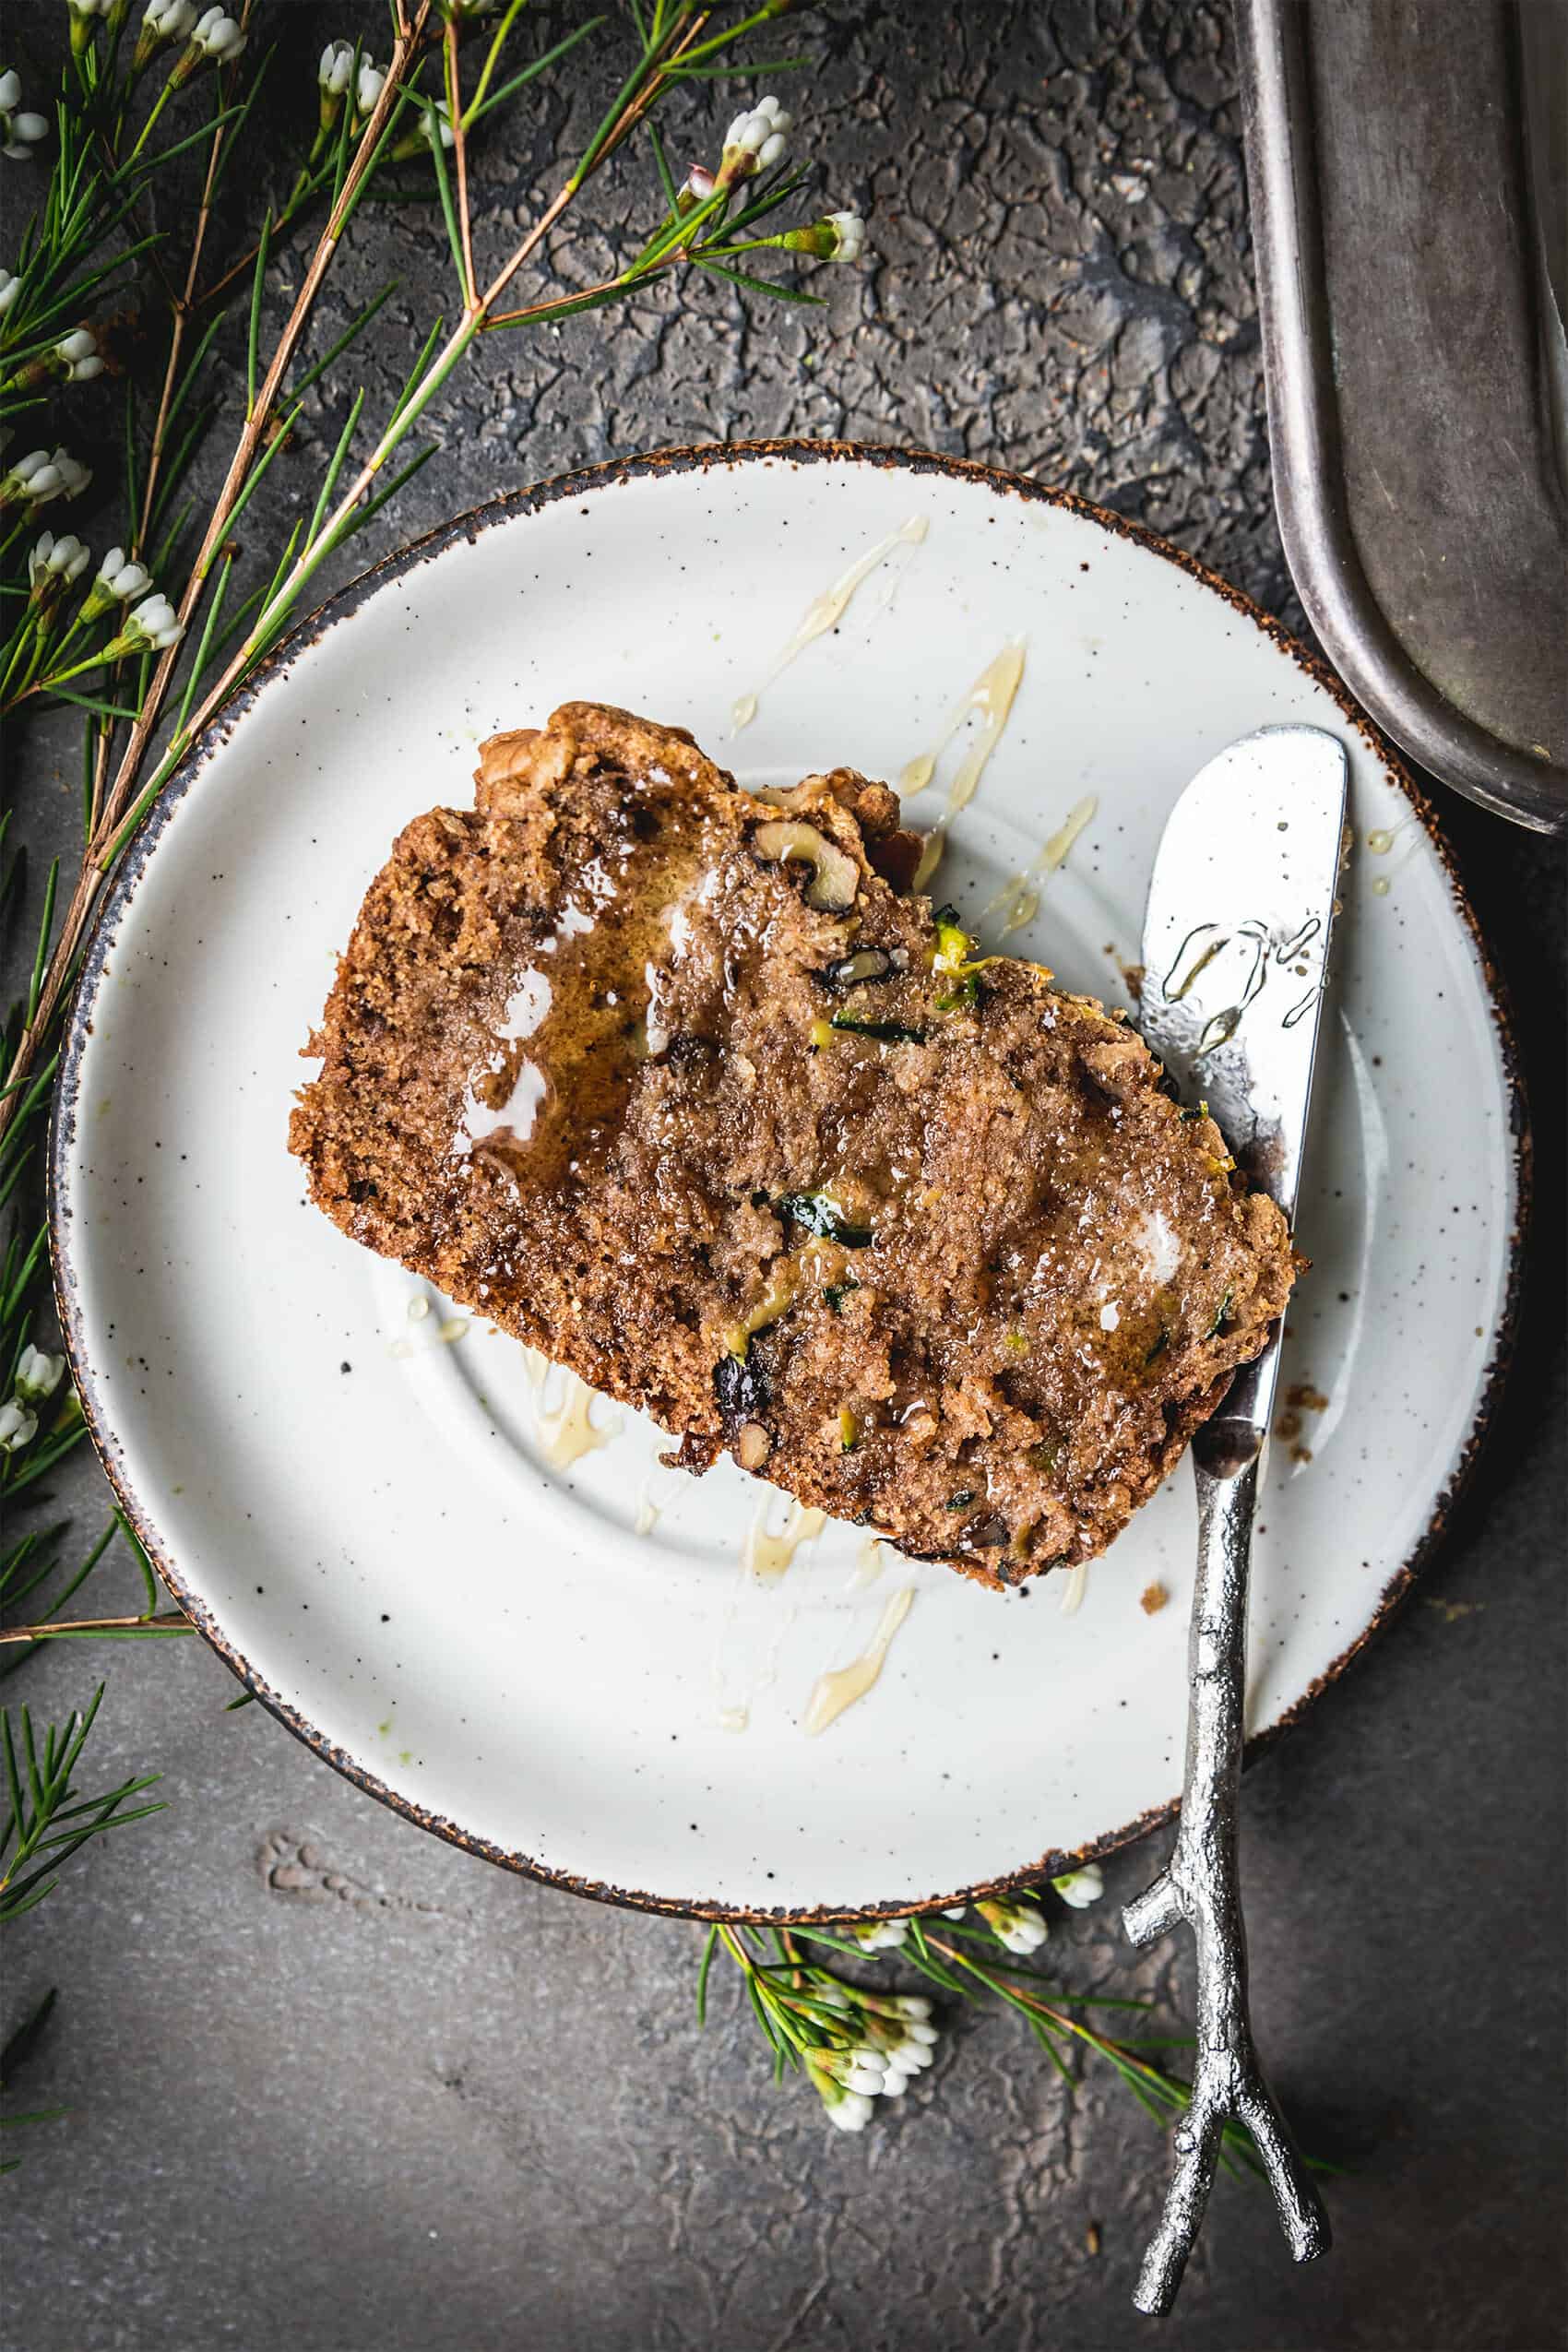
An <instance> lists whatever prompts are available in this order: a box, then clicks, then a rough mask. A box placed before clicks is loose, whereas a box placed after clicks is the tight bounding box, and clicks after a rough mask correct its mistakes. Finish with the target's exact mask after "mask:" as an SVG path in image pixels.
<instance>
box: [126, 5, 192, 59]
mask: <svg viewBox="0 0 1568 2352" xmlns="http://www.w3.org/2000/svg"><path fill="white" fill-rule="evenodd" d="M196 13H197V12H196V6H195V0H147V9H146V12H145V14H144V15H143V17H142V20H141V30H140V31H139V32H138V33H137V50H136V55H135V56H134V57H133V58H132V60H131V71H132V72H133V73H134V74H139V73H141V72H142V71H143V70H144V69H145V68H146V67H147V66H148V65H150V63H151V62H152V60H153V58H154V57H156V56H157V54H158V52H159V51H160V49H165V48H167V47H168V45H169V43H170V42H172V41H185V40H187V39H188V38H189V36H190V34H191V33H192V32H193V31H194V30H195V28H196Z"/></svg>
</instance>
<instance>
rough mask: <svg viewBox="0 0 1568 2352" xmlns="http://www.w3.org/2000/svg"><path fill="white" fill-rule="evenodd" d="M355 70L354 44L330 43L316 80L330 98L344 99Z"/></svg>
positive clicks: (322, 58) (323, 53)
mask: <svg viewBox="0 0 1568 2352" xmlns="http://www.w3.org/2000/svg"><path fill="white" fill-rule="evenodd" d="M353 70H354V52H353V44H352V43H351V42H347V41H329V42H327V46H326V48H325V49H324V50H323V51H322V53H321V64H320V65H319V67H318V68H317V71H316V79H317V81H318V82H319V83H320V84H321V87H322V89H324V90H325V91H326V92H327V96H328V97H329V98H341V97H342V95H343V92H344V91H345V90H346V89H348V87H349V77H350V74H351V73H352V72H353Z"/></svg>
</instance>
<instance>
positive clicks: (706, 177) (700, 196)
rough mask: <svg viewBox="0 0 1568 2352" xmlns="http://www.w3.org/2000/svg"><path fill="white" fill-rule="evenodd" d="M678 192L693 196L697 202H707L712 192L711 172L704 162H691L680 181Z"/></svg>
mask: <svg viewBox="0 0 1568 2352" xmlns="http://www.w3.org/2000/svg"><path fill="white" fill-rule="evenodd" d="M680 192H681V194H682V195H683V196H695V198H696V200H697V202H698V203H699V204H706V203H707V200H708V197H709V196H711V195H712V194H713V174H712V172H710V171H709V170H708V169H707V165H706V164H705V163H694V164H693V166H692V168H691V170H690V171H689V172H687V174H686V176H685V178H684V179H683V181H682V183H681V191H680Z"/></svg>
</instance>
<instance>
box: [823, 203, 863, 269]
mask: <svg viewBox="0 0 1568 2352" xmlns="http://www.w3.org/2000/svg"><path fill="white" fill-rule="evenodd" d="M826 225H827V227H828V228H829V229H831V230H832V231H833V232H834V233H835V236H836V238H837V244H836V245H835V248H834V250H833V252H832V254H831V255H829V256H828V258H829V259H830V260H833V261H859V259H860V257H861V254H862V253H863V252H864V251H865V243H866V224H865V222H864V221H863V220H861V216H860V214H859V213H858V212H830V213H829V214H828V216H827V223H826Z"/></svg>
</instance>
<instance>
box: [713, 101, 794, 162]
mask: <svg viewBox="0 0 1568 2352" xmlns="http://www.w3.org/2000/svg"><path fill="white" fill-rule="evenodd" d="M794 119H795V118H794V116H793V115H792V114H790V113H788V112H787V111H786V110H785V108H784V107H782V106H780V104H779V103H778V100H777V99H776V98H759V99H758V100H757V102H756V104H755V105H754V107H752V108H751V109H750V110H749V111H748V112H747V113H742V114H737V115H736V117H735V119H734V121H733V122H732V123H731V125H730V127H729V129H728V130H727V131H726V132H725V134H724V146H725V151H726V153H729V152H731V150H733V151H735V152H738V153H739V154H741V155H744V156H750V157H751V158H752V163H751V167H750V168H751V169H752V170H754V171H758V172H766V170H767V168H768V166H769V165H770V164H773V163H777V162H778V159H779V157H780V156H781V155H782V154H783V152H784V141H785V134H786V132H787V131H788V130H789V128H790V124H791V123H792V122H793V121H794Z"/></svg>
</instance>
